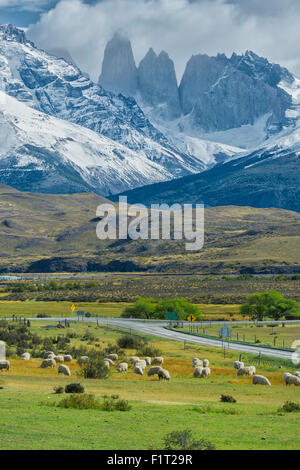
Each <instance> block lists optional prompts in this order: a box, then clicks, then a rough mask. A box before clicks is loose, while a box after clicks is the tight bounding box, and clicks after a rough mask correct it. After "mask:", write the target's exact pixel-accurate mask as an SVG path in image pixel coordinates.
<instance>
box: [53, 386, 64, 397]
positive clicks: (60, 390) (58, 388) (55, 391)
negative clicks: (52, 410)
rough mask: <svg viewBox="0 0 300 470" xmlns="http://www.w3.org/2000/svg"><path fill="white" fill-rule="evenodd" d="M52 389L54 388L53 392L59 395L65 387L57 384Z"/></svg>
mask: <svg viewBox="0 0 300 470" xmlns="http://www.w3.org/2000/svg"><path fill="white" fill-rule="evenodd" d="M53 390H54V393H56V395H59V394H61V393H64V390H65V389H64V387H60V386H58V387H54V389H53Z"/></svg>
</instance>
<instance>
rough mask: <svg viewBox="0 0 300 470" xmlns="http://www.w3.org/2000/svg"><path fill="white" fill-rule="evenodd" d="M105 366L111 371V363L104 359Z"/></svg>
mask: <svg viewBox="0 0 300 470" xmlns="http://www.w3.org/2000/svg"><path fill="white" fill-rule="evenodd" d="M103 364H104V366H105V367H106V368H107V369H110V363H109V362H108V360H107V359H104V361H103Z"/></svg>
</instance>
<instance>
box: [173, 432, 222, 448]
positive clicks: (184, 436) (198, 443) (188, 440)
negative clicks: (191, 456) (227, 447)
mask: <svg viewBox="0 0 300 470" xmlns="http://www.w3.org/2000/svg"><path fill="white" fill-rule="evenodd" d="M164 445H165V448H164V450H215V449H216V447H215V445H214V444H213V443H212V442H210V441H207V440H205V439H199V440H195V439H193V436H192V431H191V430H190V429H185V430H183V431H173V432H171V433H169V434H167V435H166V437H165V439H164Z"/></svg>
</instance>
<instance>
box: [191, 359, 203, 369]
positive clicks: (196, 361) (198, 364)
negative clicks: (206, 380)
mask: <svg viewBox="0 0 300 470" xmlns="http://www.w3.org/2000/svg"><path fill="white" fill-rule="evenodd" d="M192 366H193V367H203V361H201V359H198V357H194V358H193V360H192Z"/></svg>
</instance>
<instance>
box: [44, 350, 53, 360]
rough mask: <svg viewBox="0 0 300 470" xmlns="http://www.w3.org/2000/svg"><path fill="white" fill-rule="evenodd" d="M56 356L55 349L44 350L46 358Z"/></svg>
mask: <svg viewBox="0 0 300 470" xmlns="http://www.w3.org/2000/svg"><path fill="white" fill-rule="evenodd" d="M54 356H55V354H54V352H53V351H46V352H44V356H43V357H44V359H51V358H52V359H53V357H54Z"/></svg>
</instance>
